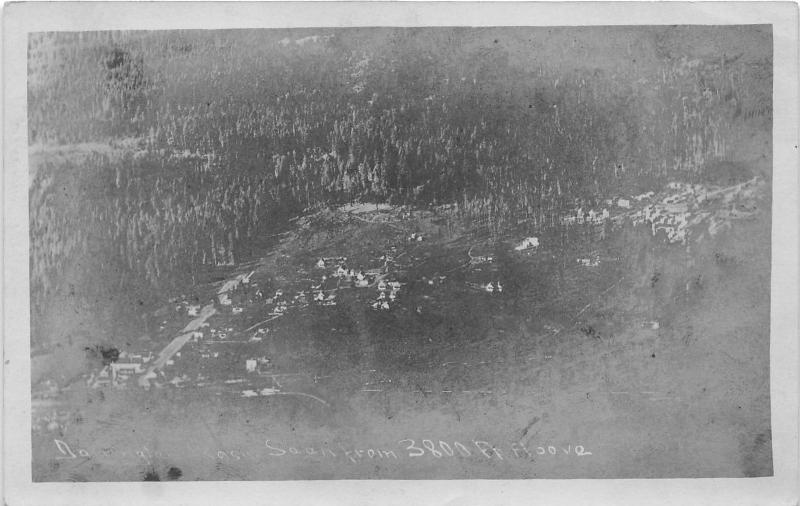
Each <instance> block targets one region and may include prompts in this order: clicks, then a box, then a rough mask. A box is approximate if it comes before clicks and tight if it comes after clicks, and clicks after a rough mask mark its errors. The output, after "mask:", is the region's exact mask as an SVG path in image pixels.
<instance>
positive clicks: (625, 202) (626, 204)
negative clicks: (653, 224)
mask: <svg viewBox="0 0 800 506" xmlns="http://www.w3.org/2000/svg"><path fill="white" fill-rule="evenodd" d="M617 206H619V207H621V208H623V209H630V208H631V201H630V200H628V199H619V200H618V201H617Z"/></svg>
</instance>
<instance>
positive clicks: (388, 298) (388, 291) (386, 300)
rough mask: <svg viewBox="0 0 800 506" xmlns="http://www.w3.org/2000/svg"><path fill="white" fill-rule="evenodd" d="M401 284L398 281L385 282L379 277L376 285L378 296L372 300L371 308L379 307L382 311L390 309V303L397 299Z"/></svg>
mask: <svg viewBox="0 0 800 506" xmlns="http://www.w3.org/2000/svg"><path fill="white" fill-rule="evenodd" d="M401 286H402V284H401V283H400V282H399V281H388V282H387V281H386V280H384V279H380V280H379V281H378V285H377V288H378V297H377V299H375V300H374V301H373V302H372V304H371V306H372V309H379V310H383V311H387V310H389V309H391V305H390V303H393V302H394V301H395V300H397V296H398V294H399V293H400V287H401Z"/></svg>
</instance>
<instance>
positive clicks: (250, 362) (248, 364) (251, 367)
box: [244, 358, 258, 372]
mask: <svg viewBox="0 0 800 506" xmlns="http://www.w3.org/2000/svg"><path fill="white" fill-rule="evenodd" d="M244 366H245V368H246V369H247V372H255V371H256V366H258V361H256V359H254V358H248V359H247V360H246V361H245V363H244Z"/></svg>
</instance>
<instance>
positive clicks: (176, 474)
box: [167, 466, 183, 481]
mask: <svg viewBox="0 0 800 506" xmlns="http://www.w3.org/2000/svg"><path fill="white" fill-rule="evenodd" d="M181 476H183V471H181V469H180V468H179V467H175V466H172V467H170V468H169V470H167V478H168V479H170V480H173V481H174V480H179V479H180V478H181Z"/></svg>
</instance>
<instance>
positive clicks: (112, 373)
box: [86, 351, 153, 388]
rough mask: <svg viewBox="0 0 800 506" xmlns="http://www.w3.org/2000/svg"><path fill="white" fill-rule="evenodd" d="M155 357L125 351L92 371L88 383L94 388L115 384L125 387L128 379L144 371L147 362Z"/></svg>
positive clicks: (149, 354) (150, 354)
mask: <svg viewBox="0 0 800 506" xmlns="http://www.w3.org/2000/svg"><path fill="white" fill-rule="evenodd" d="M152 359H153V354H152V353H150V352H148V353H146V354H143V353H128V352H125V351H123V352H122V353H120V355H119V358H118V359H117V360H116V361H114V362H112V363H110V364H108V365H105V366H103V368H102V369H100V370H99V371H96V372H92V373H91V375H90V376H89V378H88V379H87V381H86V383H87V384H88V385H89V386H90V387H92V388H100V387H104V386H113V387H117V388H123V387H125V386H126V384H127V383H128V380H129V379H130V378H132V377H133V376H135V375H137V374H142V373H143V372H144V367H145V364H147V363H149V362H150V361H151V360H152Z"/></svg>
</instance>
